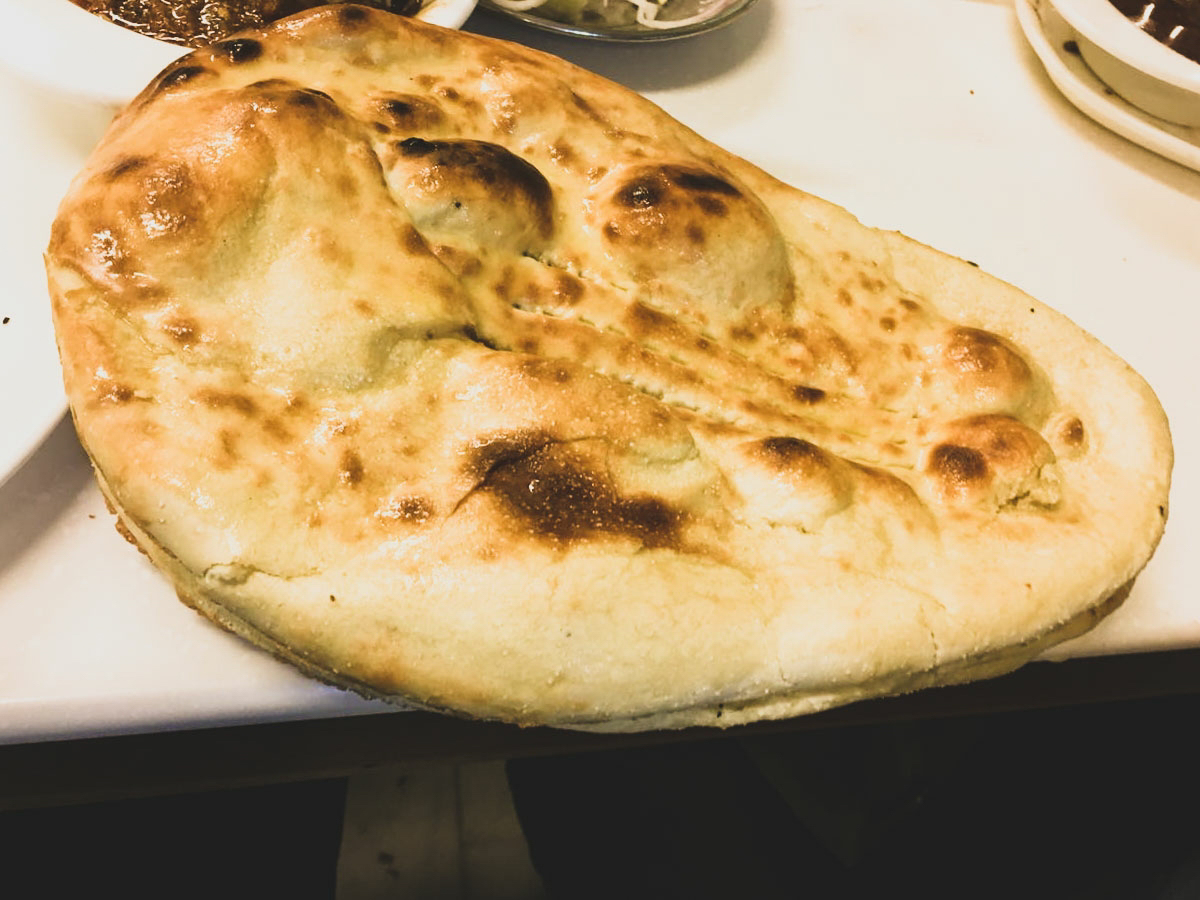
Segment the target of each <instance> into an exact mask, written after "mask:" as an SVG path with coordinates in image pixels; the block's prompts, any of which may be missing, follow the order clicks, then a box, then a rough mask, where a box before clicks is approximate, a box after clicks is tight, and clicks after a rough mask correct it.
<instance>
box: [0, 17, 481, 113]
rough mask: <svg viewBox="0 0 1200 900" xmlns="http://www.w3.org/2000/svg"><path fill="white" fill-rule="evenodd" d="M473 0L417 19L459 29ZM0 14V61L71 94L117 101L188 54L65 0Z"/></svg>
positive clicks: (38, 80)
mask: <svg viewBox="0 0 1200 900" xmlns="http://www.w3.org/2000/svg"><path fill="white" fill-rule="evenodd" d="M475 2H476V0H432V2H431V3H429V4H428V5H427V6H425V7H424V8H423V9H422V10H421V12H420V13H418V14H417V18H419V19H422V20H423V21H426V22H431V23H433V24H435V25H441V26H443V27H446V28H458V27H459V26H461V25H462V24H463V22H465V21H466V20H467V17H468V16H469V15H470V14H471V11H472V10H473V9H474V8H475ZM0 13H3V18H2V21H3V23H4V24H3V26H2V27H0V63H3V64H4V65H5V66H6V67H7V68H9V69H10V70H12V71H14V72H15V73H16V74H18V75H20V76H21V77H23V78H25V79H27V80H29V81H32V82H34V83H36V84H39V85H42V86H43V87H48V88H51V89H53V90H55V91H57V92H59V93H63V94H67V95H69V96H72V97H75V98H77V99H82V100H89V101H94V102H99V103H105V104H109V105H122V104H124V103H126V102H128V101H129V100H131V99H132V98H133V97H134V96H135V95H136V94H137V93H138V92H139V91H140V90H141V89H142V88H143V87H145V86H146V84H148V83H149V81H150V79H152V78H153V77H154V76H155V75H156V74H157V73H158V72H159V71H160V70H161V69H162V68H163V67H164V66H166V65H167V64H168V63H170V62H172V61H173V60H175V59H178V58H179V57H180V56H182V55H183V54H184V53H186V52H187V49H186V48H184V47H180V46H178V45H177V44H169V43H167V42H165V41H156V40H154V39H153V38H148V37H146V36H144V35H141V34H138V33H136V32H134V31H130V30H129V29H127V28H123V27H121V26H120V25H115V24H113V23H112V22H110V21H108V20H107V19H103V18H101V17H100V16H97V15H93V14H92V13H89V12H87V11H86V10H84V9H81V8H80V7H78V6H76V5H75V4H74V3H72V2H71V0H0Z"/></svg>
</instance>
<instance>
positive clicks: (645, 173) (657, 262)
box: [47, 7, 1171, 729]
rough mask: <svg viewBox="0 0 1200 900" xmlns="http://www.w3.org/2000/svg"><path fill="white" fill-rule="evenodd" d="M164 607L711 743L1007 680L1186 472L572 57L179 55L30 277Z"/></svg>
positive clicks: (428, 42)
mask: <svg viewBox="0 0 1200 900" xmlns="http://www.w3.org/2000/svg"><path fill="white" fill-rule="evenodd" d="M47 265H48V271H49V276H50V284H51V291H52V295H53V300H54V314H55V318H56V324H57V328H58V335H59V343H60V351H61V355H62V360H63V367H64V372H65V379H66V385H67V391H68V395H69V397H70V399H71V404H72V410H73V413H74V416H75V420H76V424H77V428H78V431H79V434H80V438H81V440H82V442H83V444H84V446H85V447H86V449H87V451H88V453H89V454H90V456H91V457H92V460H93V462H94V464H95V468H96V471H97V475H98V478H99V481H100V484H101V487H102V489H103V490H104V492H105V494H106V496H107V497H108V498H109V500H110V502H111V503H112V505H113V507H114V508H115V510H116V512H117V514H118V515H119V518H120V526H121V527H122V528H123V529H124V530H125V531H126V533H127V534H128V535H129V536H130V537H131V539H133V540H135V541H136V543H137V544H138V545H139V546H140V547H141V548H142V549H143V550H144V551H145V552H146V553H147V554H148V555H149V556H150V558H151V559H152V560H153V561H154V562H155V564H156V565H158V566H159V567H160V568H161V569H162V570H163V571H164V572H165V573H166V574H167V576H169V577H170V578H171V579H172V581H173V582H174V584H175V587H176V589H177V591H178V593H179V594H180V596H181V598H182V599H183V600H184V601H185V602H187V603H189V604H191V605H192V606H194V607H196V608H197V609H199V610H200V611H201V612H203V613H204V614H206V615H208V616H209V617H211V618H213V619H214V620H216V621H217V622H219V623H220V624H222V625H224V626H225V627H227V628H230V629H232V630H233V631H235V632H237V633H239V634H241V635H243V636H245V637H247V638H249V639H250V640H252V641H254V642H256V643H257V644H259V645H260V646H263V647H265V648H267V649H269V650H270V651H272V652H274V653H276V654H277V655H279V656H281V657H282V658H284V659H287V660H289V661H290V662H292V663H294V664H296V665H298V666H300V667H301V668H302V669H304V670H305V671H307V672H309V673H310V674H313V675H315V676H317V677H320V678H322V679H324V680H327V681H331V682H334V683H337V684H341V685H343V686H347V687H350V688H353V689H355V690H358V691H360V692H362V693H365V694H367V695H370V696H377V697H385V698H389V699H396V700H402V701H406V702H411V703H415V704H419V705H422V706H427V707H431V708H437V709H445V710H452V711H455V712H458V713H460V714H465V715H472V716H481V717H489V718H498V719H504V720H509V721H516V722H521V723H528V724H534V723H549V724H555V725H560V726H570V727H586V728H607V729H638V728H651V727H676V726H684V725H691V724H718V725H724V724H733V723H736V722H743V721H750V720H754V719H759V718H765V717H780V716H788V715H794V714H797V713H802V712H808V711H813V710H817V709H821V708H825V707H828V706H831V705H834V704H837V703H844V702H849V701H851V700H855V699H859V698H862V697H867V696H872V695H878V694H885V693H895V692H900V691H905V690H911V689H914V688H917V687H922V686H926V685H931V684H939V683H947V682H951V681H959V680H965V679H969V678H974V677H982V676H985V675H991V674H996V673H998V672H1001V671H1005V670H1007V669H1010V668H1013V667H1015V666H1016V665H1019V664H1020V663H1022V662H1024V661H1025V660H1027V659H1028V658H1029V657H1031V656H1032V655H1034V654H1035V653H1037V652H1038V651H1039V650H1040V649H1041V648H1042V647H1044V646H1046V645H1048V644H1049V643H1052V642H1054V641H1056V640H1060V639H1062V638H1064V637H1066V636H1069V635H1071V634H1074V633H1078V632H1079V631H1082V630H1084V629H1085V628H1087V627H1088V626H1090V624H1092V623H1093V622H1094V621H1095V620H1096V619H1097V618H1099V616H1100V615H1102V614H1103V613H1104V612H1106V611H1107V610H1108V609H1109V608H1111V607H1112V606H1113V605H1114V604H1115V603H1116V602H1119V600H1120V598H1121V597H1122V596H1123V595H1124V591H1125V590H1127V587H1128V585H1129V583H1131V581H1132V579H1133V578H1134V577H1135V575H1136V574H1137V573H1138V571H1139V570H1140V569H1141V568H1142V566H1143V565H1144V564H1145V563H1146V561H1147V559H1148V558H1149V556H1150V554H1151V553H1152V551H1153V548H1154V546H1155V544H1156V543H1157V541H1158V539H1159V537H1160V535H1161V532H1162V528H1163V525H1164V523H1165V520H1166V515H1167V507H1166V503H1167V493H1168V484H1169V478H1170V468H1171V444H1170V438H1169V434H1168V430H1167V424H1166V421H1165V418H1164V415H1163V412H1162V410H1161V408H1160V406H1159V404H1158V402H1157V400H1156V399H1155V397H1154V395H1153V393H1152V392H1151V391H1150V389H1149V388H1148V387H1147V386H1146V385H1145V383H1144V382H1143V381H1142V380H1141V379H1140V378H1139V377H1138V376H1137V375H1136V374H1135V373H1134V372H1132V371H1131V370H1130V369H1129V368H1128V366H1126V365H1125V364H1124V363H1123V362H1121V361H1120V360H1119V359H1117V358H1116V357H1115V356H1114V355H1113V354H1112V353H1110V352H1109V351H1108V350H1106V349H1105V348H1104V347H1102V346H1101V345H1100V344H1099V343H1098V342H1096V341H1095V340H1094V339H1092V338H1091V337H1089V336H1088V335H1086V334H1085V333H1084V332H1083V331H1082V330H1080V329H1079V328H1077V327H1076V326H1074V325H1073V324H1072V323H1070V322H1069V321H1067V320H1066V319H1065V318H1063V317H1062V316H1061V315H1059V314H1057V313H1055V312H1053V311H1052V310H1050V309H1048V308H1047V307H1045V306H1043V305H1041V304H1039V303H1038V302H1036V301H1035V300H1032V299H1030V298H1029V297H1028V296H1026V295H1025V294H1023V293H1021V292H1020V291H1018V290H1016V289H1015V288H1013V287H1010V286H1008V285H1006V284H1004V283H1002V282H999V281H997V280H996V279H994V278H992V277H990V276H988V275H986V274H984V273H982V272H980V271H979V270H978V269H976V268H974V267H972V266H971V265H969V264H967V263H964V262H961V261H959V260H955V259H952V258H950V257H947V256H945V255H942V254H940V253H938V252H936V251H934V250H931V249H929V248H926V247H924V246H921V245H919V244H916V243H915V242H913V241H910V240H908V239H907V238H905V237H902V236H900V235H897V234H892V233H885V232H880V231H876V230H872V229H869V228H866V227H864V226H863V225H861V224H859V223H858V222H857V221H856V220H855V219H854V218H853V217H852V216H851V215H849V214H848V213H847V212H845V211H843V210H841V209H839V208H837V207H835V206H833V205H831V204H829V203H827V202H825V201H822V200H820V199H818V198H815V197H812V196H810V195H808V194H805V193H803V192H801V191H799V190H796V189H794V188H792V187H789V186H787V185H784V184H782V183H780V182H778V181H776V180H775V179H773V178H771V177H770V176H768V175H766V174H765V173H763V172H761V171H760V170H758V169H757V168H755V167H753V166H752V165H750V164H748V163H747V162H745V161H743V160H740V159H738V158H736V157H733V156H731V155H730V154H728V153H725V152H724V151H722V150H720V149H719V148H717V147H714V146H713V145H711V144H710V143H708V142H706V141H704V140H703V139H701V138H700V137H698V136H697V135H695V134H694V133H692V132H690V131H689V130H687V129H685V128H684V127H682V126H681V125H679V124H678V123H676V122H674V121H673V120H671V119H670V118H668V117H667V116H666V115H665V114H664V113H663V112H661V111H660V110H659V109H657V108H656V107H655V106H653V105H652V104H650V103H649V102H647V101H646V100H644V99H643V98H641V97H639V96H637V95H636V94H634V93H632V92H629V91H626V90H625V89H623V88H621V87H618V86H616V85H614V84H612V83H610V82H608V81H605V80H603V79H601V78H599V77H597V76H595V75H593V74H590V73H587V72H584V71H581V70H578V69H575V68H574V67H572V66H570V65H569V64H567V63H565V62H563V61H561V60H558V59H554V58H551V57H547V56H544V55H541V54H539V53H536V52H534V51H531V50H528V49H525V48H521V47H516V46H512V45H508V44H504V43H499V42H496V41H493V40H488V39H484V38H479V37H475V36H472V35H469V34H463V33H459V32H449V31H444V30H440V29H436V28H433V27H430V26H425V25H422V24H420V23H415V22H412V21H409V20H406V19H402V18H398V17H394V16H390V15H388V14H386V13H380V12H376V11H372V10H367V9H364V8H359V7H339V8H330V9H324V10H320V11H317V12H315V13H312V14H306V15H303V16H300V17H296V18H294V19H290V20H285V21H284V22H282V23H278V24H277V25H275V26H273V27H271V28H269V29H268V30H266V31H264V32H260V33H253V34H247V35H245V36H243V37H241V38H239V39H236V40H232V41H226V42H223V43H219V44H217V45H215V46H214V47H212V48H209V49H206V50H201V51H197V52H195V53H193V54H191V55H189V56H187V57H185V58H184V59H182V60H180V61H179V62H178V63H176V64H174V65H173V66H172V67H171V68H169V69H167V70H166V71H165V72H164V73H163V74H162V75H161V76H160V77H159V78H158V79H157V80H156V81H155V83H153V84H152V85H150V86H149V87H148V88H147V90H146V91H145V92H144V93H143V94H142V95H141V96H140V97H139V98H138V99H137V100H135V101H134V103H133V104H132V105H131V106H130V107H129V109H128V110H126V111H125V112H124V113H123V114H122V115H121V116H120V117H119V118H118V119H117V120H116V122H115V123H114V125H113V127H112V129H111V131H110V132H109V134H108V135H107V137H106V138H105V139H104V141H103V142H102V144H101V145H100V146H99V148H98V149H97V150H96V152H95V154H94V156H93V157H92V159H91V160H90V162H89V164H88V166H87V169H86V170H85V171H84V172H83V173H81V175H80V176H79V177H78V178H77V180H76V181H75V183H74V184H73V186H72V188H71V190H70V192H69V194H68V196H67V197H66V199H65V200H64V202H63V205H62V208H61V211H60V215H59V217H58V220H57V222H56V224H55V227H54V230H53V234H52V238H51V243H50V247H49V250H48V254H47Z"/></svg>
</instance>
